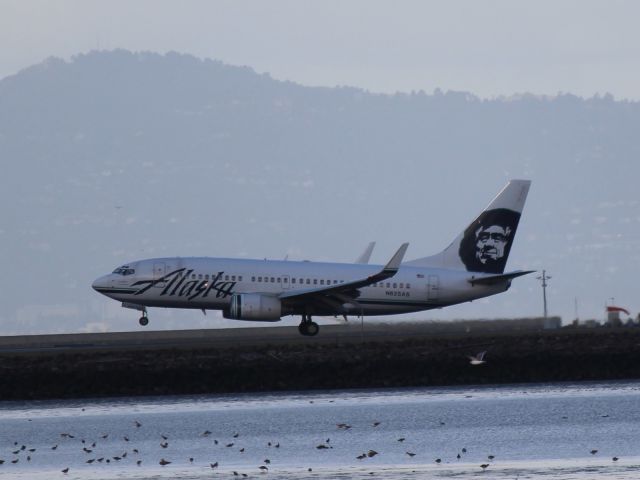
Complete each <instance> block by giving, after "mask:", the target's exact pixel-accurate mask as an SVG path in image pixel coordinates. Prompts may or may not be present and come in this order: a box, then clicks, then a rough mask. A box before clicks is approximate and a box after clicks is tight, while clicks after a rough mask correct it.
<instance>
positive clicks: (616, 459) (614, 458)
mask: <svg viewBox="0 0 640 480" xmlns="http://www.w3.org/2000/svg"><path fill="white" fill-rule="evenodd" d="M611 460H613V461H614V462H617V461H618V460H620V459H619V458H618V457H613V458H612V459H611Z"/></svg>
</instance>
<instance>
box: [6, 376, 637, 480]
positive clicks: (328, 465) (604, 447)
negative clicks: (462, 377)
mask: <svg viewBox="0 0 640 480" xmlns="http://www.w3.org/2000/svg"><path fill="white" fill-rule="evenodd" d="M136 421H138V422H140V423H141V424H142V425H141V426H140V427H136V425H135V422H136ZM377 422H379V424H377V426H376V425H375V424H376V423H377ZM340 424H346V425H347V426H343V427H339V426H338V425H340ZM206 432H211V433H206ZM61 434H70V435H71V436H73V438H71V437H70V436H66V435H64V436H61ZM236 434H237V436H236V437H234V435H236ZM105 435H107V436H106V438H103V437H104V436H105ZM163 435H164V436H165V437H167V440H164V439H163V437H162V436H163ZM125 437H126V438H125ZM401 438H404V439H405V440H404V441H399V439H401ZM639 439H640V382H625V383H613V384H611V383H609V384H605V383H592V384H575V385H567V384H552V385H533V386H531V385H526V386H524V385H518V386H500V387H477V388H469V387H463V388H429V389H426V388H425V389H401V390H382V391H338V392H310V393H307V392H305V393H293V394H292V393H287V394H268V395H243V396H190V397H189V396H187V397H155V398H124V399H106V400H83V401H64V402H62V401H47V402H26V403H25V402H20V403H18V402H11V403H7V402H5V403H1V404H0V459H3V460H4V461H5V462H4V464H2V465H1V466H0V476H6V477H10V478H25V479H26V478H28V479H39V478H42V479H45V478H46V479H50V478H70V479H71V478H78V479H132V478H135V479H164V478H184V479H203V478H211V477H212V476H222V477H226V478H236V476H235V475H234V473H233V472H234V471H235V472H237V474H238V475H237V478H244V476H243V474H244V475H246V477H247V478H258V477H260V478H282V479H292V478H295V479H303V478H309V479H312V478H335V479H347V478H372V477H374V478H375V477H378V478H391V479H404V478H417V479H418V478H420V479H421V478H520V479H525V478H542V477H546V478H562V479H586V478H611V479H628V478H637V477H638V468H639V467H640V442H639V441H638V440H639ZM82 440H84V443H83V442H82ZM216 441H217V444H216ZM15 442H17V444H16V443H15ZM94 442H95V447H94V446H92V445H93V443H94ZM165 442H166V448H163V446H162V445H161V444H165ZM232 444H233V445H232ZM22 445H24V446H25V449H24V450H21V447H22ZM54 445H57V448H56V449H55V450H53V449H52V447H53V446H54ZM228 445H229V446H228ZM319 446H321V448H318V447H319ZM325 447H326V448H325ZM83 448H85V449H87V450H90V452H87V451H84V450H83ZM463 448H464V449H466V453H463V450H462V449H463ZM30 449H35V451H34V452H29V450H30ZM134 449H135V450H137V453H136V451H135V450H134ZM593 449H597V450H598V452H597V453H596V454H595V455H592V454H591V453H590V451H591V450H593ZM371 450H373V451H375V452H377V454H376V455H374V456H371V457H369V456H365V457H364V458H362V459H358V458H357V457H358V456H360V455H362V454H366V453H368V452H369V451H371ZM16 451H18V453H13V452H16ZM407 452H409V453H414V454H415V455H413V456H410V455H409V454H408V453H407ZM125 453H126V456H125ZM458 454H459V455H460V457H461V458H460V459H458V458H457V455H458ZM489 455H493V456H494V457H495V458H494V459H493V460H489V459H488V456H489ZM27 456H30V457H31V460H30V461H28V460H27ZM614 456H617V457H619V460H618V461H615V462H614V461H613V460H612V457H614ZM114 457H119V458H120V460H116V459H114ZM161 458H164V459H165V460H167V461H170V462H171V463H170V464H168V465H166V466H161V465H159V461H160V459H161ZM15 459H18V462H17V463H11V461H12V460H15ZM90 459H94V461H93V463H86V462H87V460H90ZM98 459H102V462H99V461H98ZM190 459H193V461H191V460H190ZM266 459H269V461H270V463H265V460H266ZM436 459H440V462H439V463H438V462H436ZM107 460H109V461H108V463H107ZM138 461H139V462H140V465H138ZM215 462H218V466H217V467H216V468H215V469H212V468H211V464H213V463H215ZM485 463H488V464H489V466H488V467H487V470H486V471H483V470H482V468H481V467H480V465H481V464H485ZM260 466H264V467H267V468H268V470H265V469H263V470H261V469H260V468H259V467H260ZM67 467H68V468H69V471H68V473H66V474H64V473H62V472H61V470H62V469H65V468H67ZM309 469H310V470H309ZM263 471H264V472H267V473H263Z"/></svg>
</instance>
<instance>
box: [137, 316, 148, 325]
mask: <svg viewBox="0 0 640 480" xmlns="http://www.w3.org/2000/svg"><path fill="white" fill-rule="evenodd" d="M138 323H140V325H142V326H143V327H146V326H147V325H149V319H148V318H147V317H140V320H138Z"/></svg>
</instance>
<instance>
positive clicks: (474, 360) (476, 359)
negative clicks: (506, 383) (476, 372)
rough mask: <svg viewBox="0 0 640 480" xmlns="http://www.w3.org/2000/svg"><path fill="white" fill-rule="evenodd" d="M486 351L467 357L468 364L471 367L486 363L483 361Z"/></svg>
mask: <svg viewBox="0 0 640 480" xmlns="http://www.w3.org/2000/svg"><path fill="white" fill-rule="evenodd" d="M486 353H487V352H486V351H484V352H480V353H479V354H477V355H475V356H474V355H469V356H467V358H468V359H469V363H471V365H482V364H483V363H486V361H485V360H484V356H485V355H486Z"/></svg>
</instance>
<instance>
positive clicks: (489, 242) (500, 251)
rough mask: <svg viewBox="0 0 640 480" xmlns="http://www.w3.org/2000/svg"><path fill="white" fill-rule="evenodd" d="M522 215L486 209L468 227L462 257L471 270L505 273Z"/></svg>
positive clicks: (502, 209) (461, 244)
mask: <svg viewBox="0 0 640 480" xmlns="http://www.w3.org/2000/svg"><path fill="white" fill-rule="evenodd" d="M519 221H520V214H519V213H518V212H514V211H513V210H508V209H506V208H496V209H494V210H487V211H485V212H482V214H481V215H480V216H479V217H478V218H477V219H476V220H475V221H474V222H473V223H472V224H471V225H469V226H468V227H467V229H466V230H465V231H464V236H463V238H462V241H461V242H460V250H459V252H458V253H459V254H460V259H461V260H462V263H464V265H465V266H466V267H467V270H468V271H470V272H485V273H503V272H504V268H505V265H506V263H507V258H508V257H509V251H510V250H511V244H512V243H513V237H514V236H515V234H516V229H517V228H518V222H519Z"/></svg>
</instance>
